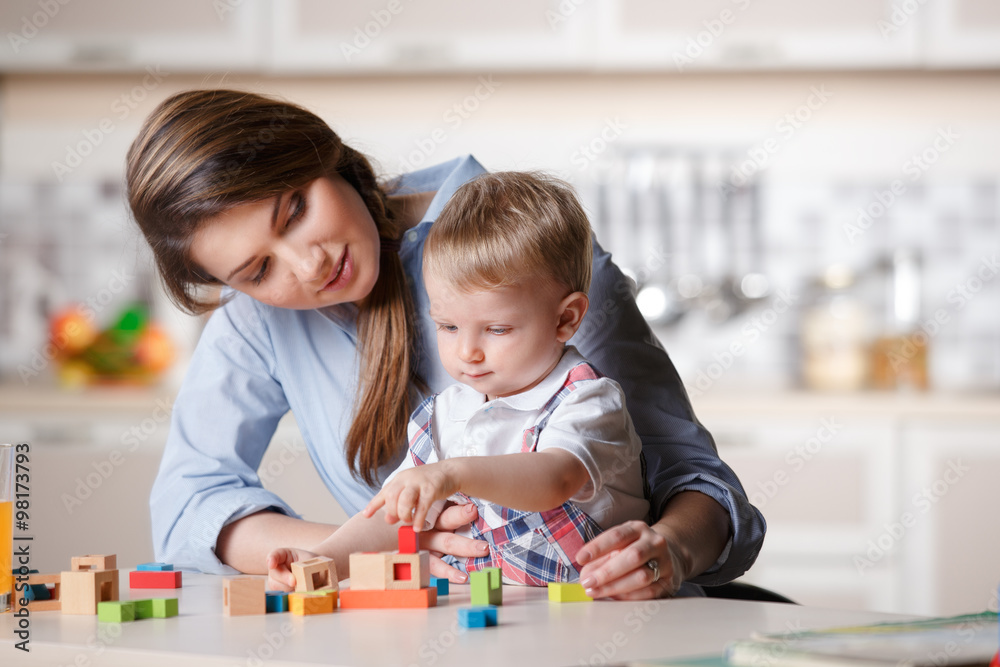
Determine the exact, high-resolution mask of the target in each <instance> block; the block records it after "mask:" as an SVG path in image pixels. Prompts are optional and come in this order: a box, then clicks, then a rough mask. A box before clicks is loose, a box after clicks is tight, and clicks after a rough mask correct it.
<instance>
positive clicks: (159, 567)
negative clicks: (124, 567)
mask: <svg viewBox="0 0 1000 667" xmlns="http://www.w3.org/2000/svg"><path fill="white" fill-rule="evenodd" d="M135 569H137V570H139V571H140V572H170V571H172V570H173V569H174V566H173V565H172V564H171V563H140V564H139V566H138V567H137V568H135Z"/></svg>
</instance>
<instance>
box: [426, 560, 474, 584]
mask: <svg viewBox="0 0 1000 667" xmlns="http://www.w3.org/2000/svg"><path fill="white" fill-rule="evenodd" d="M431 574H432V575H433V576H435V577H441V578H443V579H447V580H448V581H450V582H452V583H455V584H464V583H466V582H467V581H468V580H469V575H467V574H465V573H464V572H462V571H461V570H456V569H455V568H453V567H452V566H451V565H448V564H447V563H445V562H444V561H443V560H441V559H440V558H438V557H437V556H431Z"/></svg>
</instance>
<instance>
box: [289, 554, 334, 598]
mask: <svg viewBox="0 0 1000 667" xmlns="http://www.w3.org/2000/svg"><path fill="white" fill-rule="evenodd" d="M291 569H292V574H293V575H294V576H295V592H296V593H302V592H307V591H319V590H324V589H329V590H332V591H335V590H338V589H339V588H340V584H339V582H338V580H337V564H336V563H334V562H333V559H331V558H325V557H323V556H317V557H316V558H310V559H309V560H302V561H296V562H294V563H292V568H291Z"/></svg>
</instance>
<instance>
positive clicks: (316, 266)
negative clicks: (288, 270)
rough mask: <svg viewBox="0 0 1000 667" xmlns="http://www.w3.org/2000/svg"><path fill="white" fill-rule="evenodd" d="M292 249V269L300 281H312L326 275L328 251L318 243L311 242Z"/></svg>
mask: <svg viewBox="0 0 1000 667" xmlns="http://www.w3.org/2000/svg"><path fill="white" fill-rule="evenodd" d="M291 251H292V252H291V253H290V255H291V257H290V262H291V266H292V270H293V271H294V272H295V276H296V277H297V278H298V279H299V280H300V281H302V282H304V283H311V282H315V281H317V280H321V279H323V278H325V277H326V275H325V273H324V272H325V271H326V269H327V266H326V253H324V252H323V249H322V248H320V247H319V246H318V245H312V244H310V245H307V246H304V247H301V248H292V249H291Z"/></svg>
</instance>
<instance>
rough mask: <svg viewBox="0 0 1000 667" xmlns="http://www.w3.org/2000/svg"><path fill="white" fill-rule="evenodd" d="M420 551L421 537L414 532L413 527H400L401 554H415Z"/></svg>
mask: <svg viewBox="0 0 1000 667" xmlns="http://www.w3.org/2000/svg"><path fill="white" fill-rule="evenodd" d="M418 551H420V537H419V536H418V535H417V534H416V533H414V532H413V526H400V527H399V553H401V554H415V553H417V552H418Z"/></svg>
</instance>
